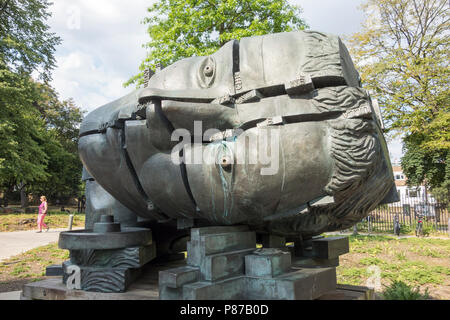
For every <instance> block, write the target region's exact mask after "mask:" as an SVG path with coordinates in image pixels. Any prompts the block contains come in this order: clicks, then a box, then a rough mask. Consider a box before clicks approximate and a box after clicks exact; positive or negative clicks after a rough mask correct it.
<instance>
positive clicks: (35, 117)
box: [0, 0, 82, 204]
mask: <svg viewBox="0 0 450 320" xmlns="http://www.w3.org/2000/svg"><path fill="white" fill-rule="evenodd" d="M50 4H51V3H50V2H48V1H47V0H24V1H19V0H8V1H5V0H2V1H0V136H1V139H0V191H3V192H4V193H5V194H7V195H8V194H10V193H11V192H12V191H13V190H21V191H24V192H22V193H21V195H22V196H24V195H25V194H26V193H25V191H26V192H38V193H43V194H47V195H49V196H56V195H58V196H62V197H70V196H73V195H78V193H79V186H80V184H81V181H80V178H81V177H80V175H81V163H80V161H79V160H78V156H77V138H78V126H79V123H80V122H81V117H82V113H81V111H80V110H79V109H78V108H76V107H75V106H74V103H73V101H71V100H69V101H63V102H60V101H59V100H58V97H57V94H56V92H55V91H54V90H53V89H52V88H51V87H50V86H48V85H47V84H46V83H47V82H48V80H50V79H51V70H52V69H53V67H54V66H55V59H54V56H53V53H54V51H55V46H56V45H58V44H59V43H60V42H61V39H60V38H59V37H57V36H55V34H53V33H51V32H49V29H50V27H49V26H48V25H47V24H46V20H47V19H48V18H49V17H50V13H49V12H48V7H49V6H50ZM32 73H34V74H37V75H39V78H40V79H41V80H43V81H44V83H43V84H41V83H38V82H37V81H35V80H33V79H32V76H31V74H32ZM24 204H25V203H24Z"/></svg>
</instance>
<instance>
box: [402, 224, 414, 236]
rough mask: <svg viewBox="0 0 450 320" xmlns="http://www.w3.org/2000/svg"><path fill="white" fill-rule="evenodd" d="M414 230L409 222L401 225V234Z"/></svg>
mask: <svg viewBox="0 0 450 320" xmlns="http://www.w3.org/2000/svg"><path fill="white" fill-rule="evenodd" d="M412 231H413V230H412V229H411V226H409V225H407V224H402V225H400V234H410V233H411V232H412Z"/></svg>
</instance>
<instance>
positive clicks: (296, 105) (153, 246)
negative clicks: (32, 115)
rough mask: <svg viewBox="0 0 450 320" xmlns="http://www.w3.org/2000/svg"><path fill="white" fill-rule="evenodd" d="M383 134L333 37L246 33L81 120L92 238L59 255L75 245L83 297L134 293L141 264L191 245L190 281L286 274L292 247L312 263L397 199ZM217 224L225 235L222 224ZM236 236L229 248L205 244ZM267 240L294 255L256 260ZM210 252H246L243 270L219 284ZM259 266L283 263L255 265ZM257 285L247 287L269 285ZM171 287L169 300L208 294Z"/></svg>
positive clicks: (151, 77) (84, 235)
mask: <svg viewBox="0 0 450 320" xmlns="http://www.w3.org/2000/svg"><path fill="white" fill-rule="evenodd" d="M381 129H382V121H381V119H380V112H379V109H378V106H377V104H376V103H375V102H374V101H372V100H371V98H370V95H369V94H368V92H366V91H365V90H364V89H363V88H362V87H361V83H360V78H359V75H358V72H357V71H356V69H355V67H354V65H353V63H352V60H351V58H350V56H349V53H348V51H347V49H346V47H345V45H344V44H343V43H342V42H341V40H340V39H339V38H338V37H335V36H332V35H327V34H323V33H320V32H314V31H299V32H289V33H278V34H271V35H265V36H255V37H249V38H243V39H241V40H240V41H237V40H234V41H230V42H228V43H226V44H225V45H224V46H223V47H222V48H221V49H219V50H218V51H217V52H216V53H214V54H212V55H211V56H208V57H192V58H187V59H183V60H181V61H178V62H176V63H174V64H173V65H170V66H168V67H166V68H165V69H162V70H157V72H156V73H153V72H152V71H149V70H148V71H146V81H145V87H144V88H141V89H138V90H135V91H134V92H132V93H130V94H129V95H127V96H125V97H123V98H121V99H119V100H116V101H114V102H111V103H109V104H107V105H104V106H102V107H100V108H98V109H96V110H94V111H93V112H91V113H90V114H88V115H87V116H86V118H85V119H84V120H83V123H82V125H81V128H80V140H79V154H80V157H81V160H82V162H83V164H84V168H85V170H84V174H83V179H84V180H85V181H87V184H86V196H87V209H86V211H87V213H86V214H87V218H86V230H84V231H82V232H80V231H70V232H65V233H62V234H61V238H60V247H62V248H65V249H69V250H71V261H70V262H66V263H65V268H66V269H67V267H69V266H70V265H73V264H76V265H81V274H82V278H81V288H83V289H84V290H94V291H95V290H97V291H104V292H108V291H124V290H125V289H126V287H127V285H128V284H129V283H130V282H131V280H132V279H134V276H133V277H132V276H130V270H134V271H136V270H140V268H141V267H142V266H143V265H144V264H146V263H147V262H148V261H150V260H152V259H154V258H155V257H157V256H158V257H166V258H167V257H169V256H170V255H172V256H173V255H174V254H177V253H179V252H182V251H185V250H186V243H187V241H188V240H189V239H190V242H189V243H188V264H190V265H191V267H189V268H191V269H189V270H187V271H186V270H184V269H183V270H182V273H180V274H183V275H185V276H186V274H188V275H189V274H190V278H189V277H188V278H189V279H190V281H191V282H195V281H200V280H206V281H212V282H214V283H216V282H217V281H219V280H221V281H224V280H223V279H227V278H230V277H231V276H232V275H234V276H237V275H239V274H243V272H244V271H243V270H246V268H250V269H249V270H247V271H248V272H247V271H246V272H247V273H246V274H247V275H248V277H253V278H255V277H256V278H258V279H260V278H261V276H262V275H263V276H268V275H269V274H270V277H272V278H273V277H275V276H278V275H279V271H280V270H282V271H283V272H285V271H286V270H287V269H286V268H288V267H289V265H290V263H291V259H290V257H289V258H288V257H286V255H285V253H284V251H283V250H284V249H285V248H284V249H283V248H282V247H283V246H284V244H285V243H286V241H289V240H290V241H294V242H295V243H296V244H298V243H300V245H298V246H297V245H296V249H295V250H294V251H295V252H297V255H298V256H302V254H301V253H299V251H302V252H304V250H303V249H305V248H309V246H311V243H316V245H317V246H320V245H321V243H322V242H323V241H322V240H319V239H315V238H313V237H314V236H316V235H319V234H321V233H323V232H326V231H336V230H343V229H346V228H349V227H351V226H352V225H354V224H355V223H356V222H358V221H360V220H361V219H362V218H364V217H365V216H367V215H368V213H369V212H370V211H371V210H372V209H374V208H375V207H376V206H377V205H378V204H381V203H389V202H393V201H396V197H397V193H396V190H395V186H394V180H393V175H392V170H391V165H390V161H389V156H388V155H389V154H388V150H387V147H386V143H385V140H384V137H383V134H382V131H381ZM104 215H106V216H104ZM107 216H113V217H114V218H112V217H107ZM218 226H221V227H222V228H225V229H214V228H213V229H211V227H218ZM226 226H229V227H226ZM232 226H233V227H232ZM236 226H237V227H236ZM202 227H204V228H206V229H205V230H206V231H205V232H203V233H202V231H201V229H202ZM208 227H209V229H208ZM191 228H194V229H192V232H193V234H192V237H189V236H190V234H189V231H190V229H191ZM199 228H200V229H199ZM227 228H228V229H227ZM236 228H237V229H236ZM242 228H243V229H242ZM198 230H200V231H198ZM208 230H209V231H208ZM214 230H215V231H214ZM218 230H219V231H218ZM220 230H222V231H220ZM226 230H228V231H226ZM227 232H229V233H228V234H229V235H228V236H224V237H222V238H220V237H219V238H220V239H219V238H217V239H218V240H217V239H216V238H214V239H216V240H211V239H212V238H211V239H210V240H207V239H206V238H204V237H203V238H202V236H201V235H202V234H216V235H217V234H222V233H227ZM194 233H195V234H196V235H195V236H194ZM233 234H234V236H233ZM252 235H253V236H252ZM249 237H250V238H249ZM252 237H254V238H252ZM201 239H203V240H201ZM205 239H206V240H205ZM274 239H275V240H276V239H281V243H282V244H281V245H278V246H274V245H273V242H274V241H275V240H274ZM202 241H203V242H202ZM205 241H206V242H205ZM208 241H213V242H211V243H210V242H208ZM214 241H219V242H220V245H219V244H217V242H214ZM230 241H231V242H230ZM233 241H234V242H233ZM256 241H258V242H259V243H263V244H264V243H265V244H266V245H265V247H267V246H269V247H272V248H273V247H278V248H280V247H281V248H282V249H277V250H278V251H277V250H275V251H267V252H265V253H264V252H257V253H254V254H252V252H253V251H254V249H255V244H256ZM308 241H309V244H308V246H305V243H308ZM311 241H312V242H311ZM314 241H315V242H314ZM317 241H319V242H317ZM337 241H338V242H339V241H341V240H337ZM208 243H210V244H211V245H212V246H213V247H214V246H217V248H219V247H220V250H219V249H217V248H216V249H217V250H216V249H214V250H216V251H214V250H213V249H211V248H210V247H208V246H209V244H208ZM230 243H234V245H230ZM271 243H272V244H271ZM302 243H303V246H304V248H303V249H302V248H300V246H301V244H302ZM199 246H200V247H199ZM201 246H206V247H201ZM341 246H342V245H341ZM343 246H344V247H345V244H343ZM347 247H348V244H347ZM130 248H131V249H130ZM201 248H203V249H201ZM205 248H210V249H211V250H212V251H210V253H209V255H212V254H213V253H214V254H217V253H220V252H222V253H223V252H230V250H231V251H233V250H238V251H240V252H241V253H240V255H239V254H237V255H235V256H233V257H234V258H233V259H234V260H233V259H231V258H230V260H229V263H231V264H232V263H233V262H232V261H235V260H236V259H237V260H239V261H240V262H239V263H238V264H237V265H236V266H235V269H234V271H230V272H228V271H227V272H225V273H223V274H222V275H221V276H218V273H217V272H216V273H215V271H211V270H213V269H214V267H211V266H209V267H207V266H205V263H206V262H205V261H206V260H202V259H206V257H207V256H208V252H209V251H208V250H209V249H205ZM225 249H226V250H225ZM202 250H203V251H202ZM205 250H206V251H205ZM227 250H228V251H227ZM280 250H281V251H280ZM317 250H319V249H317ZM341 251H342V250H341ZM201 252H203V253H201ZM211 252H213V253H211ZM233 252H234V251H233ZM317 252H320V250H319V251H317ZM317 252H316V254H315V255H309V258H311V259H316V262H315V263H317V261H318V260H317V259H319V260H320V259H322V260H321V262H322V266H330V265H334V266H335V265H336V261H335V260H336V259H338V258H337V257H338V255H333V254H331V255H328V254H326V255H321V254H319V253H317ZM344 252H345V250H344V251H342V252H340V253H339V254H342V253H344ZM249 255H251V257H249ZM303 256H308V255H305V254H303ZM201 257H203V258H201ZM236 257H238V258H236ZM268 257H270V258H268ZM227 259H228V258H227ZM267 259H268V260H267ZM333 259H334V260H333ZM247 260H248V261H247ZM208 261H209V263H210V264H211V263H212V264H214V259H212V258H211V259H210V260H208ZM227 261H228V260H227ZM258 261H270V263H272V262H273V261H283V262H282V263H281V262H277V263H278V265H280V263H281V264H282V265H283V267H282V268H281V269H280V270H278V271H276V270H275V271H273V270H272V269H270V268H269V269H268V270H272V271H270V272H269V271H267V270H256V269H252V267H251V266H252V265H253V266H257V265H258V264H259V263H258ZM330 261H331V262H330ZM268 263H269V262H268ZM270 263H269V264H270ZM277 263H275V264H277ZM244 265H245V267H244ZM192 268H193V269H192ZM202 268H203V269H202ZM205 268H210V271H211V272H209V273H208V272H206V271H205V272H206V273H205V272H204V270H205ZM211 268H212V269H211ZM192 270H194V271H192ZM230 270H231V269H230ZM134 271H133V272H134ZM188 271H189V272H188ZM180 272H181V271H180ZM186 272H187V273H186ZM205 275H206V276H205ZM205 277H206V278H205ZM248 277H247V278H248ZM326 277H330V274H329V273H328V274H327V275H326ZM331 277H332V275H331ZM66 278H67V276H66ZM163 278H164V277H163ZM253 278H252V279H253ZM272 278H271V279H272ZM248 279H249V278H248ZM248 279H247V280H245V281H244V280H242V281H241V280H239V281H241V282H242V283H244V282H245V285H244V284H242V283H241V282H240V283H241V284H240V286H245V288H252V286H253V287H257V286H258V284H257V283H256V282H251V281H250V282H249V280H248ZM327 279H328V278H327ZM160 281H161V285H162V287H161V288H163V289H161V288H160V291H161V290H163V291H164V292H162V294H163V295H164V297H166V298H192V299H200V298H201V297H202V295H201V294H194V293H193V292H194V291H192V290H193V289H192V290H191V291H189V292H187V291H186V290H185V291H186V292H187V293H186V292H185V293H183V290H184V289H183V290H181V289H180V288H181V284H180V283H178V284H177V285H178V287H177V285H173V284H170V281H169V280H167V279H166V280H164V279H160ZM168 281H169V282H168ZM252 281H253V280H252ZM255 281H256V280H255ZM258 281H259V280H258ZM267 281H268V280H267ZM271 281H272V280H271ZM292 281H294V280H292ZM295 281H297V280H295ZM111 283H113V284H112V285H111ZM271 283H272V284H273V285H275V283H278V282H276V281H275V282H274V281H272V282H271ZM276 285H278V284H276ZM171 286H172V287H171ZM174 286H175V287H174ZM233 286H234V287H233V288H235V287H236V286H237V285H236V284H234V285H233ZM164 288H165V289H164ZM239 288H241V289H242V288H244V287H239ZM230 290H231V289H230ZM242 290H244V289H242ZM242 290H241V292H244V291H245V290H244V291H242ZM248 290H250V289H248ZM231 291H232V290H231ZM231 291H230V292H231ZM205 292H207V293H208V294H210V293H211V292H210V291H205ZM248 292H254V290H250V291H248ZM203 294H205V293H203ZM260 294H261V295H260V296H259V297H262V296H264V297H267V298H274V297H273V296H271V295H264V294H265V293H263V292H262V293H260ZM230 297H231V298H233V297H234V298H236V297H240V298H241V296H239V295H229V296H228V298H230ZM252 297H253V298H255V295H254V294H253V295H252ZM289 297H291V298H298V297H299V296H295V295H292V296H289ZM289 297H288V298H289Z"/></svg>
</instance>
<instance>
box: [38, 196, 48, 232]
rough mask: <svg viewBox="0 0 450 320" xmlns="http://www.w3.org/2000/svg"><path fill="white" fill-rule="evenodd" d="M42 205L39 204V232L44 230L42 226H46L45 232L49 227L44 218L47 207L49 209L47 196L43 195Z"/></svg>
mask: <svg viewBox="0 0 450 320" xmlns="http://www.w3.org/2000/svg"><path fill="white" fill-rule="evenodd" d="M40 199H41V205H40V206H39V214H38V219H37V225H38V228H39V231H37V233H40V232H42V227H44V228H45V232H47V231H48V229H49V227H48V226H47V225H46V224H45V223H44V218H45V215H46V214H47V209H48V205H47V198H46V197H45V196H41V198H40Z"/></svg>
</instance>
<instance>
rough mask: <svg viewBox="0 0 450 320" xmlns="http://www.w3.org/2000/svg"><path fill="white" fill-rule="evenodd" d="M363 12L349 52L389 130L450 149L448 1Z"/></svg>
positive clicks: (377, 0) (377, 1) (407, 2)
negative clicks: (360, 23) (373, 95)
mask: <svg viewBox="0 0 450 320" xmlns="http://www.w3.org/2000/svg"><path fill="white" fill-rule="evenodd" d="M363 10H364V11H365V12H366V14H367V19H366V21H365V23H364V25H363V31H362V32H359V33H356V34H355V35H354V36H353V37H352V39H351V47H352V50H351V51H352V53H353V57H354V58H355V60H356V61H357V62H358V65H359V69H360V71H361V77H362V82H363V84H364V86H365V87H366V88H367V89H368V90H370V91H372V92H373V93H374V94H375V95H376V96H377V98H378V100H379V102H380V105H382V106H384V107H385V108H384V110H383V115H384V118H385V119H386V120H387V123H388V128H389V129H390V130H394V131H397V132H402V133H405V134H406V135H409V134H414V133H420V134H423V135H424V136H425V137H426V139H425V140H423V141H422V143H421V145H423V147H424V148H426V149H442V148H444V149H448V148H450V131H449V127H450V114H449V108H450V104H449V101H450V96H449V90H448V88H449V82H450V81H449V80H450V77H449V76H450V72H449V71H450V69H449V61H450V59H449V54H450V50H449V43H450V38H449V37H448V34H447V33H446V32H445V31H446V30H448V22H449V15H450V10H449V7H448V3H447V0H437V1H421V0H368V1H367V2H366V3H365V4H364V5H363Z"/></svg>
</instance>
